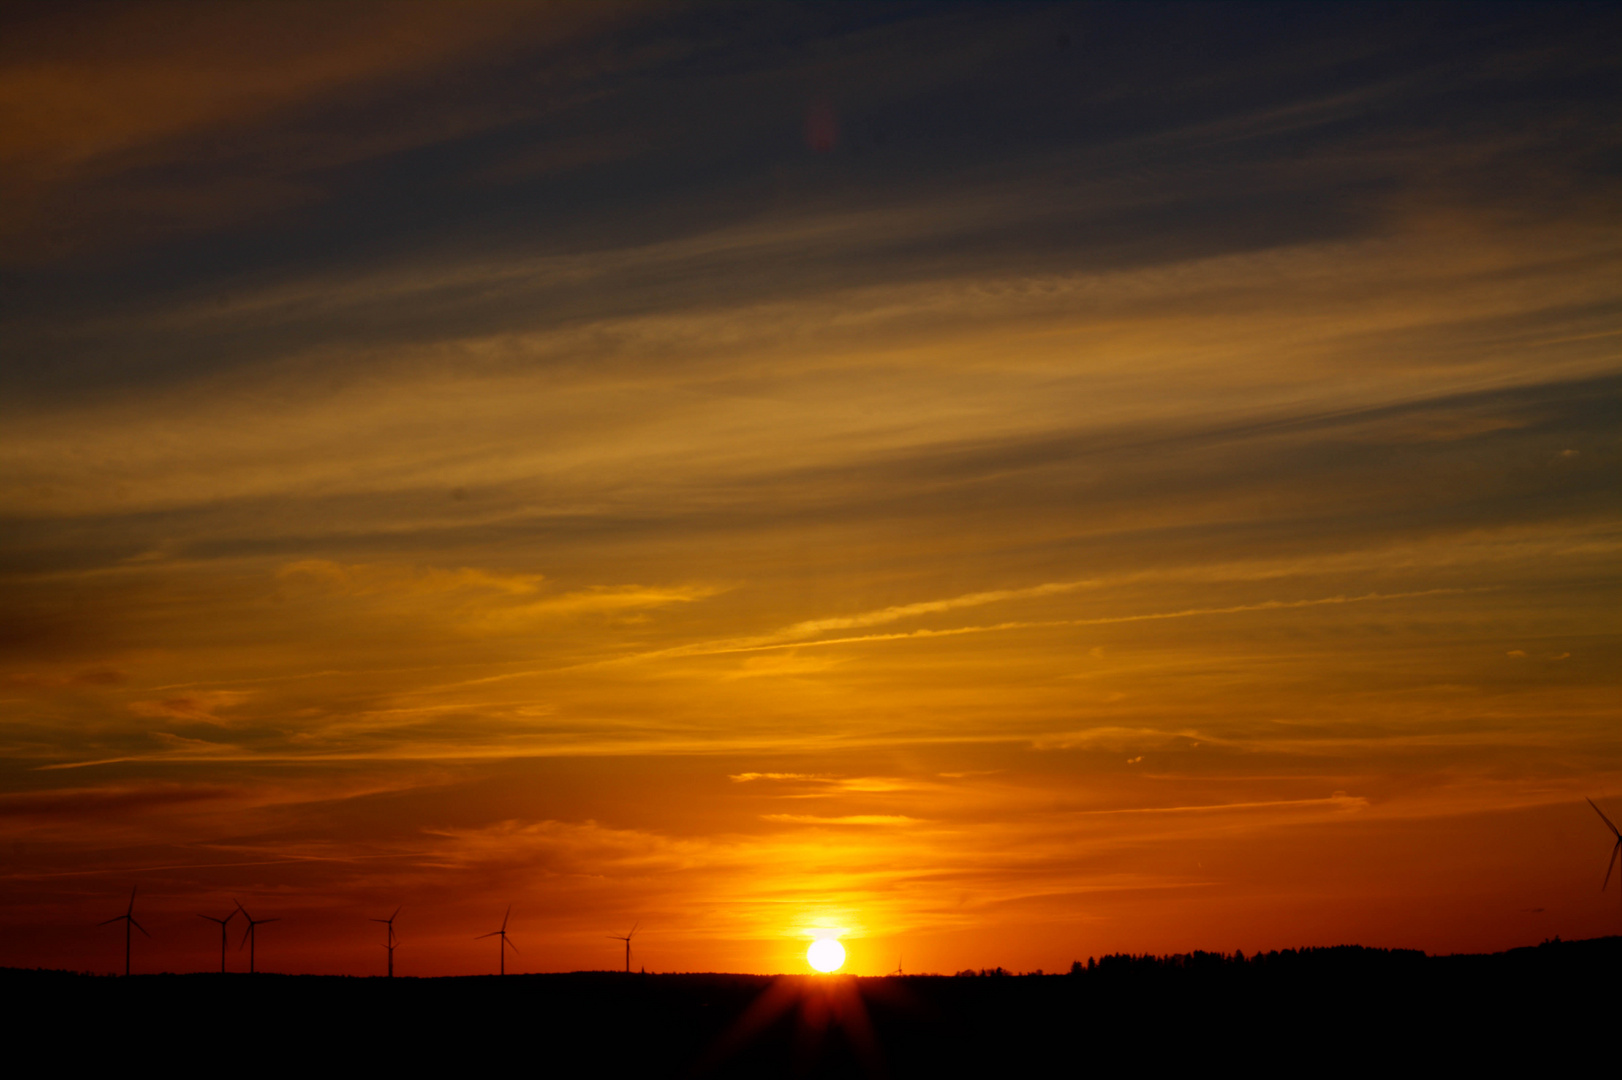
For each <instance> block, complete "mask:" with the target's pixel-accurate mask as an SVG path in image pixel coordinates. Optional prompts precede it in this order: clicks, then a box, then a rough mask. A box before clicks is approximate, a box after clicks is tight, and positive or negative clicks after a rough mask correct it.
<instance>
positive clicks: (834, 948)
mask: <svg viewBox="0 0 1622 1080" xmlns="http://www.w3.org/2000/svg"><path fill="white" fill-rule="evenodd" d="M805 959H806V962H807V963H808V964H810V965H811V966H812V967H814V968H816V969H817V970H818V971H838V970H839V969H840V967H841V966H843V965H844V963H845V947H844V946H843V945H841V944H839V942H837V941H835V940H834V939H833V938H818V939H817V940H816V941H813V942H812V943H811V947H810V948H809V949H807V950H805Z"/></svg>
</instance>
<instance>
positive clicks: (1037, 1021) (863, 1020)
mask: <svg viewBox="0 0 1622 1080" xmlns="http://www.w3.org/2000/svg"><path fill="white" fill-rule="evenodd" d="M1619 961H1622V938H1619V937H1610V938H1599V939H1593V940H1589V941H1579V942H1561V941H1559V940H1558V939H1557V940H1554V941H1549V942H1545V943H1544V944H1543V945H1540V946H1536V947H1531V948H1523V949H1514V950H1510V951H1508V952H1503V953H1496V954H1492V955H1465V956H1442V957H1432V956H1426V955H1425V954H1423V953H1420V952H1415V951H1409V950H1400V949H1396V950H1393V949H1370V948H1362V947H1358V946H1343V947H1335V948H1313V949H1295V950H1284V951H1280V952H1272V953H1266V954H1256V955H1252V956H1240V955H1224V954H1220V953H1203V952H1195V953H1189V954H1180V955H1174V956H1128V955H1116V956H1105V957H1102V958H1096V959H1091V960H1088V961H1083V962H1078V963H1077V964H1076V965H1074V966H1073V968H1072V969H1071V971H1070V972H1069V973H1066V974H1046V975H1035V974H1032V975H1014V974H1010V973H1007V972H1002V971H1001V970H1000V969H992V970H988V971H984V972H980V971H976V972H963V973H959V974H958V975H955V976H953V975H945V976H941V975H909V976H899V977H887V978H855V977H851V976H833V977H827V976H822V977H818V976H778V977H774V976H765V975H727V974H669V975H626V974H624V973H618V972H576V973H571V974H554V975H510V976H507V977H505V978H497V977H494V976H481V977H457V978H433V979H413V978H397V979H394V980H386V979H381V978H352V977H332V976H287V975H263V974H262V975H258V976H246V975H223V976H222V975H218V974H198V975H148V976H135V977H134V978H129V979H123V978H112V977H105V976H90V975H80V974H74V973H70V972H57V971H31V970H19V969H0V991H3V992H4V996H5V1000H7V1001H8V1002H11V1003H12V1005H11V1006H10V1007H9V1009H8V1011H9V1012H10V1013H11V1019H12V1021H13V1026H12V1030H13V1031H14V1032H16V1033H19V1035H20V1037H21V1039H22V1040H24V1041H26V1042H27V1043H29V1044H33V1045H36V1046H41V1047H51V1048H56V1049H59V1050H60V1052H61V1053H62V1054H64V1055H66V1058H65V1060H72V1061H75V1062H78V1063H81V1064H89V1063H94V1062H95V1061H96V1060H97V1059H104V1060H106V1061H107V1062H108V1063H123V1064H126V1065H127V1064H130V1063H134V1062H136V1061H142V1060H154V1061H160V1062H162V1063H164V1064H165V1065H166V1066H170V1067H180V1068H189V1067H213V1066H216V1065H219V1064H222V1063H237V1064H241V1065H244V1066H246V1067H247V1068H248V1069H249V1070H250V1071H254V1072H257V1071H269V1070H272V1069H274V1070H276V1071H284V1070H287V1069H322V1070H327V1069H334V1068H364V1069H368V1070H371V1069H377V1068H404V1069H423V1068H436V1069H440V1068H443V1069H454V1070H456V1071H466V1070H469V1069H473V1068H481V1067H488V1066H495V1067H519V1068H531V1067H533V1068H535V1069H539V1070H542V1071H551V1070H563V1071H564V1072H566V1073H567V1074H568V1075H594V1076H606V1075H635V1076H699V1075H707V1076H728V1077H731V1076H864V1075H876V1076H890V1077H930V1076H969V1075H974V1076H979V1075H987V1076H997V1075H1081V1074H1083V1073H1091V1072H1094V1071H1096V1070H1099V1069H1104V1070H1110V1071H1116V1070H1126V1071H1133V1072H1137V1071H1150V1070H1152V1071H1156V1072H1158V1071H1161V1070H1163V1069H1170V1068H1200V1069H1211V1068H1217V1067H1221V1068H1223V1069H1224V1070H1226V1069H1244V1070H1245V1071H1247V1072H1262V1073H1285V1072H1289V1073H1292V1074H1299V1073H1301V1072H1307V1071H1311V1072H1329V1073H1341V1072H1348V1073H1349V1072H1353V1071H1356V1072H1363V1071H1367V1070H1369V1069H1379V1070H1382V1071H1386V1070H1392V1069H1397V1070H1401V1071H1410V1070H1412V1071H1418V1070H1421V1069H1423V1070H1427V1071H1433V1070H1438V1069H1442V1070H1447V1071H1452V1070H1455V1069H1457V1068H1459V1067H1461V1066H1463V1065H1478V1066H1479V1065H1491V1066H1497V1067H1499V1068H1503V1067H1505V1066H1507V1065H1509V1064H1511V1063H1518V1064H1519V1065H1520V1066H1521V1067H1529V1068H1531V1067H1535V1068H1539V1069H1547V1068H1550V1067H1553V1066H1555V1065H1556V1064H1558V1063H1560V1062H1562V1061H1577V1060H1580V1059H1581V1056H1583V1055H1586V1054H1587V1053H1588V1052H1589V1048H1590V1046H1591V1045H1598V1044H1596V1043H1595V1040H1596V1039H1598V1038H1600V1037H1602V1036H1603V1034H1604V1033H1606V1032H1608V1031H1609V1030H1610V1021H1611V1017H1612V1015H1613V1014H1614V1008H1613V1006H1614V1004H1615V1002H1616V999H1617V994H1616V992H1615V990H1614V989H1612V985H1613V983H1612V979H1613V977H1614V975H1615V973H1616V971H1617V967H1618V962H1619Z"/></svg>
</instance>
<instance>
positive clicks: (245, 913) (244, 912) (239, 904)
mask: <svg viewBox="0 0 1622 1080" xmlns="http://www.w3.org/2000/svg"><path fill="white" fill-rule="evenodd" d="M231 903H233V904H235V905H236V906H237V910H238V911H240V912H242V917H243V918H244V919H247V920H248V921H249V922H253V916H252V915H249V914H248V909H247V908H245V907H243V906H242V901H241V900H235V899H233V900H232V901H231Z"/></svg>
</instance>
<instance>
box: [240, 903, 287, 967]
mask: <svg viewBox="0 0 1622 1080" xmlns="http://www.w3.org/2000/svg"><path fill="white" fill-rule="evenodd" d="M236 905H237V910H238V911H240V912H242V917H243V918H244V919H247V920H248V929H247V930H246V931H245V932H244V933H243V935H242V945H246V946H248V974H249V975H253V974H256V973H257V969H256V968H255V967H254V951H255V949H257V948H258V946H259V935H258V934H255V933H254V931H255V930H257V929H259V924H260V923H268V922H281V916H279V915H278V916H277V917H276V918H274V919H256V918H254V917H253V916H252V915H249V914H248V909H247V908H245V907H243V906H242V901H241V900H238V901H236ZM242 945H238V946H237V948H238V949H240V948H242Z"/></svg>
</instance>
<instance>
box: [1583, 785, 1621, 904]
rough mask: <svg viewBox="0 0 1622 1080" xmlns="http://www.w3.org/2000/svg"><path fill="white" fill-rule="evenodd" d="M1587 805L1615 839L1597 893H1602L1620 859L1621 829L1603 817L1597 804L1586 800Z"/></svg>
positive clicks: (1602, 812)
mask: <svg viewBox="0 0 1622 1080" xmlns="http://www.w3.org/2000/svg"><path fill="white" fill-rule="evenodd" d="M1588 805H1589V806H1592V807H1593V808H1594V813H1596V814H1598V815H1599V819H1600V820H1601V821H1603V822H1605V827H1606V828H1607V829H1610V830H1611V835H1612V836H1614V837H1616V843H1615V844H1613V845H1611V861H1610V862H1608V863H1606V864H1605V884H1604V885H1601V886H1600V887H1599V891H1600V892H1604V891H1605V889H1606V887H1607V886H1609V885H1610V884H1611V871H1613V870H1615V869H1616V860H1617V859H1618V858H1619V857H1622V829H1618V828H1617V827H1616V826H1615V825H1614V824H1612V823H1611V819H1610V818H1608V817H1606V816H1605V811H1603V810H1601V809H1600V808H1599V804H1598V803H1596V802H1595V801H1594V800H1593V799H1589V800H1588ZM1618 891H1619V892H1622V888H1619V889H1618Z"/></svg>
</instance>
